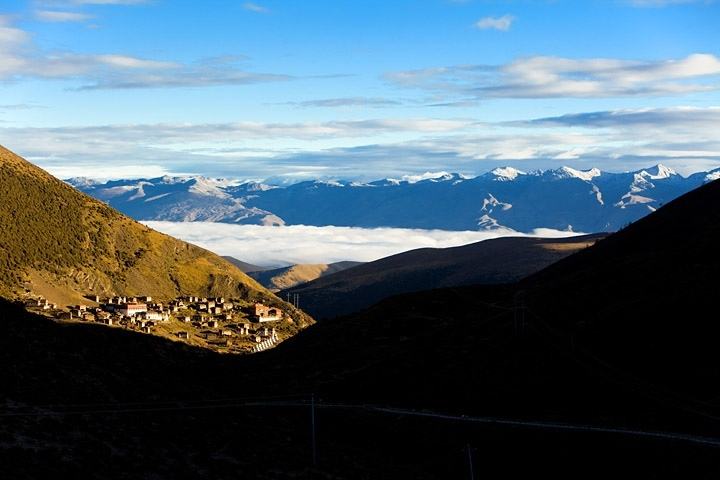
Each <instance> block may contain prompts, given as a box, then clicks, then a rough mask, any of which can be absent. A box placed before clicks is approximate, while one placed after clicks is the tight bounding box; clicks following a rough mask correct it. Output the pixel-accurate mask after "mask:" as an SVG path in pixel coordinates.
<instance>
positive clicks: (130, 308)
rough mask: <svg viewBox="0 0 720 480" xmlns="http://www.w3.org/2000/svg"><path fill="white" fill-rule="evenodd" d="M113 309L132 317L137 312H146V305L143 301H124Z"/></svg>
mask: <svg viewBox="0 0 720 480" xmlns="http://www.w3.org/2000/svg"><path fill="white" fill-rule="evenodd" d="M115 311H116V312H117V313H119V314H121V315H124V316H126V317H134V316H135V315H137V314H139V313H145V312H147V305H145V304H144V303H125V304H122V305H120V307H118V308H116V309H115Z"/></svg>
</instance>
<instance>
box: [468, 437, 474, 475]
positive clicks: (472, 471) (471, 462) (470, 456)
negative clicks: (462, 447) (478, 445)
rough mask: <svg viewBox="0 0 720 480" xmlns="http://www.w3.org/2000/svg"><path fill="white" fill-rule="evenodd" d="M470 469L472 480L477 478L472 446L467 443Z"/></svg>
mask: <svg viewBox="0 0 720 480" xmlns="http://www.w3.org/2000/svg"><path fill="white" fill-rule="evenodd" d="M467 457H468V469H469V470H470V480H475V469H474V468H473V458H472V448H471V447H470V444H469V443H468V444H467Z"/></svg>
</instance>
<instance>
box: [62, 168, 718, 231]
mask: <svg viewBox="0 0 720 480" xmlns="http://www.w3.org/2000/svg"><path fill="white" fill-rule="evenodd" d="M717 176H720V168H718V169H714V170H710V171H707V172H696V173H694V174H692V175H688V176H687V177H684V176H682V175H679V174H677V173H676V172H674V171H673V170H672V169H669V168H668V167H665V166H663V165H662V164H658V165H655V166H653V167H649V168H644V169H640V170H636V171H631V172H623V173H612V172H603V171H601V170H600V169H597V168H593V169H589V170H576V169H573V168H570V167H560V168H557V169H549V170H537V171H532V172H523V171H521V170H519V169H516V168H513V167H500V168H496V169H494V170H492V171H490V172H487V173H484V174H482V175H478V176H475V177H468V176H464V175H461V174H455V173H447V172H440V173H438V174H437V175H429V176H428V175H423V176H418V177H417V178H406V179H399V180H398V179H384V180H377V181H373V182H367V183H362V182H351V181H344V180H311V181H303V182H298V183H295V184H292V185H289V186H276V185H265V184H262V183H258V182H244V183H243V182H231V181H228V180H223V179H207V178H204V177H201V176H195V177H158V178H155V179H140V180H115V181H111V182H106V183H97V182H91V181H87V180H83V179H71V180H69V182H70V183H71V184H73V185H74V186H75V187H76V188H78V189H80V190H82V191H84V192H85V193H88V194H90V195H92V196H95V197H96V198H98V199H100V200H103V201H105V202H107V203H109V204H110V205H112V206H114V207H115V208H117V209H119V210H121V211H123V212H124V213H126V214H128V215H130V216H131V217H133V218H136V219H138V220H166V221H213V222H223V223H237V224H258V225H314V226H325V225H335V226H354V227H365V228H375V227H398V228H419V229H442V230H493V229H496V228H508V229H512V230H515V231H518V232H532V231H534V230H536V229H541V228H550V229H556V230H569V231H570V230H571V231H578V232H598V231H616V230H618V229H620V228H622V227H623V226H625V225H627V224H628V223H632V222H634V221H636V220H638V219H639V218H642V217H643V216H645V215H647V214H648V213H650V212H652V211H654V210H656V209H657V208H659V207H660V206H661V205H663V204H664V203H667V202H668V201H671V200H673V199H674V198H677V197H678V196H680V195H682V194H684V193H687V192H688V191H690V190H692V189H694V188H697V187H698V186H700V185H702V184H704V183H707V182H709V181H711V180H712V179H714V178H715V177H717ZM198 182H199V183H202V184H203V185H205V186H204V187H203V189H201V190H202V191H201V192H198V191H196V190H197V188H196V187H195V186H196V184H197V183H198Z"/></svg>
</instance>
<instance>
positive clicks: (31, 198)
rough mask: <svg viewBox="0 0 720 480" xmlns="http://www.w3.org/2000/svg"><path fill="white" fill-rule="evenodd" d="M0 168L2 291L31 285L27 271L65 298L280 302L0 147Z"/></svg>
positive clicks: (206, 255)
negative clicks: (202, 298) (217, 298)
mask: <svg viewBox="0 0 720 480" xmlns="http://www.w3.org/2000/svg"><path fill="white" fill-rule="evenodd" d="M0 168H1V170H0V181H2V187H3V188H2V190H1V191H0V232H1V233H0V239H1V240H2V241H1V242H0V293H2V294H4V295H5V296H9V297H13V296H18V295H19V294H21V293H22V292H23V287H29V288H30V289H33V287H34V285H33V284H31V283H27V281H28V279H29V278H30V274H33V276H34V277H35V278H38V280H37V281H36V282H35V283H36V284H37V285H36V286H37V287H38V288H39V289H41V290H42V289H43V288H42V287H43V285H47V284H53V285H57V286H60V287H61V288H63V289H64V293H65V294H66V295H67V296H68V298H70V297H72V295H75V296H78V295H80V294H83V293H90V292H95V293H98V294H101V295H102V294H123V295H125V294H126V295H138V294H149V295H153V296H155V297H158V298H165V299H167V298H171V297H175V296H177V295H181V294H195V295H218V296H220V295H223V296H232V297H234V296H239V297H242V298H246V299H251V298H258V299H260V298H261V299H264V300H266V301H269V302H273V303H277V302H279V300H278V299H277V298H276V297H274V296H273V295H271V294H270V293H269V292H267V291H266V290H265V289H264V288H263V287H261V286H260V285H259V284H258V283H257V282H255V281H254V280H253V279H251V278H249V277H248V276H247V275H245V274H244V273H242V272H241V271H240V270H238V269H237V268H236V267H235V266H233V265H232V264H230V263H229V262H227V261H226V260H224V259H222V258H220V257H218V256H217V255H214V254H212V253H211V252H208V251H206V250H204V249H201V248H199V247H196V246H194V245H190V244H187V243H185V242H182V241H179V240H176V239H174V238H172V237H169V236H167V235H164V234H161V233H158V232H156V231H154V230H151V229H149V228H147V227H145V226H143V225H140V224H139V223H137V222H135V221H133V220H131V219H130V218H128V217H125V216H124V215H122V214H120V213H118V212H117V211H115V210H113V209H112V208H110V207H108V206H107V205H105V204H103V203H101V202H99V201H97V200H94V199H92V198H90V197H88V196H86V195H84V194H81V193H79V192H77V191H76V190H75V189H73V188H72V187H70V186H68V185H66V184H64V183H63V182H61V181H59V180H57V179H56V178H54V177H52V176H51V175H49V174H48V173H46V172H45V171H43V170H41V169H39V168H37V167H35V166H34V165H32V164H30V163H29V162H27V161H25V160H24V159H22V158H20V157H18V156H17V155H15V154H13V153H12V152H10V151H8V150H6V149H4V148H2V147H0ZM45 290H47V289H45ZM57 295H58V296H61V295H60V294H59V293H57ZM51 300H52V299H51Z"/></svg>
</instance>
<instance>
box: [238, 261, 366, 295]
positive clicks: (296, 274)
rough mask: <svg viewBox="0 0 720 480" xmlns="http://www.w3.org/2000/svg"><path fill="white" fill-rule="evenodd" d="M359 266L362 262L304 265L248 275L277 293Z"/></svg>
mask: <svg viewBox="0 0 720 480" xmlns="http://www.w3.org/2000/svg"><path fill="white" fill-rule="evenodd" d="M361 264H362V262H336V263H330V264H325V263H306V264H298V265H290V266H289V267H283V268H275V269H272V270H264V271H259V272H258V271H256V272H250V273H249V275H250V276H251V277H252V278H254V279H255V280H257V281H258V282H259V283H260V284H261V285H262V286H264V287H265V288H267V289H269V290H271V291H279V290H285V289H288V288H292V287H294V286H296V285H300V284H303V283H307V282H311V281H313V280H316V279H318V278H323V277H326V276H328V275H332V274H334V273H337V272H342V271H343V270H347V269H348V268H353V267H356V266H358V265H361Z"/></svg>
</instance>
